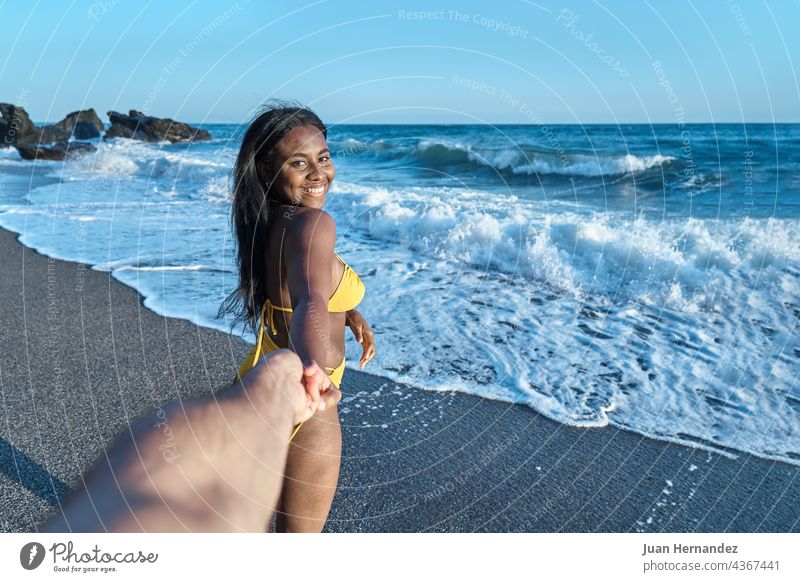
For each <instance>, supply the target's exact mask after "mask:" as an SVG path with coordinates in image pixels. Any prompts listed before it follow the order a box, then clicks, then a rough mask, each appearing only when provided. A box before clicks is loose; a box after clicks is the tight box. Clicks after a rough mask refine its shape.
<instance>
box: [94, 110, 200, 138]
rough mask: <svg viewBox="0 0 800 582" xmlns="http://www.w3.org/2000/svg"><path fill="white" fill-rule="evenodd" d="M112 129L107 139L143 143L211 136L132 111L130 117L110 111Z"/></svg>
mask: <svg viewBox="0 0 800 582" xmlns="http://www.w3.org/2000/svg"><path fill="white" fill-rule="evenodd" d="M108 118H109V119H110V120H111V127H110V128H109V130H108V131H107V132H106V135H105V138H106V139H108V138H112V137H126V138H130V139H138V140H142V141H169V142H172V143H176V142H181V141H193V140H207V139H211V134H210V133H208V132H207V131H206V130H204V129H198V128H196V127H191V126H190V125H188V124H186V123H181V122H180V121H175V120H172V119H161V118H158V117H150V116H148V115H145V114H144V113H142V112H141V111H136V110H134V109H131V110H130V111H129V112H128V115H125V114H124V113H117V112H116V111H109V112H108Z"/></svg>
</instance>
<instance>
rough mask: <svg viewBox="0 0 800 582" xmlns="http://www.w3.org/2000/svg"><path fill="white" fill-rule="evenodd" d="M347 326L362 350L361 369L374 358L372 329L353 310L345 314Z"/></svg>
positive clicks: (362, 317)
mask: <svg viewBox="0 0 800 582" xmlns="http://www.w3.org/2000/svg"><path fill="white" fill-rule="evenodd" d="M347 325H348V327H349V328H350V329H351V330H352V332H353V335H354V336H356V341H357V342H358V343H360V344H361V347H362V349H363V353H362V354H361V361H360V362H359V365H360V367H361V368H363V367H364V366H366V365H367V364H368V363H369V361H370V360H371V359H372V358H373V357H374V356H375V339H374V337H373V335H372V329H371V328H370V327H369V324H368V323H367V320H366V319H364V316H363V315H361V314H360V313H359V312H358V311H356V310H355V309H353V310H351V311H348V312H347Z"/></svg>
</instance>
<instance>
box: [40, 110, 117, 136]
mask: <svg viewBox="0 0 800 582" xmlns="http://www.w3.org/2000/svg"><path fill="white" fill-rule="evenodd" d="M48 127H52V128H56V129H59V130H61V131H64V132H66V134H67V135H71V136H72V137H73V138H75V139H92V138H93V137H100V135H101V134H102V133H103V131H105V126H104V125H103V122H102V121H101V120H100V117H98V115H97V112H95V110H94V109H83V110H81V111H73V112H72V113H70V114H69V115H67V116H66V117H65V118H64V119H62V120H61V121H59V122H58V123H56V124H54V125H52V126H46V127H45V129H47V128H48Z"/></svg>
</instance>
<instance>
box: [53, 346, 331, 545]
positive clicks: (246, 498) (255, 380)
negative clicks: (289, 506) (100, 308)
mask: <svg viewBox="0 0 800 582" xmlns="http://www.w3.org/2000/svg"><path fill="white" fill-rule="evenodd" d="M339 398H340V393H339V391H338V390H336V389H334V387H333V386H332V384H331V382H330V379H329V378H328V377H327V376H325V374H324V373H323V372H322V370H320V369H319V368H318V367H317V366H316V365H312V366H310V367H306V368H305V369H304V368H303V367H302V365H301V364H300V360H299V358H298V357H297V355H295V354H293V353H292V352H290V351H289V350H278V351H275V352H272V353H270V354H269V355H268V356H266V357H264V358H262V359H261V360H260V361H259V363H258V365H257V366H256V367H255V368H253V369H252V370H250V371H249V372H248V373H247V374H246V375H245V376H244V378H243V379H242V381H241V382H236V383H234V384H232V385H231V386H230V387H228V388H227V389H225V390H223V391H221V392H219V393H217V394H216V395H214V396H208V397H203V398H198V399H194V400H189V401H183V402H176V403H174V404H172V405H170V406H167V407H166V408H165V409H162V410H159V411H158V412H155V413H152V414H150V415H148V416H145V417H144V418H142V419H141V420H139V421H138V422H136V423H134V424H133V425H132V426H131V427H130V429H129V430H126V431H124V432H123V433H122V435H120V436H119V437H118V438H117V440H116V441H115V443H114V444H113V445H112V446H111V447H110V448H109V450H108V453H107V455H106V456H105V457H103V458H101V460H100V461H98V462H97V463H96V464H95V466H94V467H93V469H92V470H91V471H89V472H88V473H87V474H86V476H85V477H84V486H83V487H82V488H81V489H79V490H78V491H76V492H75V494H73V495H72V496H71V497H70V499H68V500H67V501H66V502H65V503H64V504H63V505H62V513H61V514H59V515H57V516H54V517H53V518H51V519H50V520H49V521H48V522H47V523H45V524H44V525H43V526H41V527H40V531H43V532H64V531H71V532H103V531H108V532H138V531H145V532H179V531H204V532H214V531H250V532H257V531H264V530H265V528H266V527H267V525H268V523H269V520H270V518H271V516H272V510H273V508H274V507H275V504H276V503H277V500H278V495H279V493H280V488H281V484H282V483H283V473H284V468H285V463H286V455H287V450H288V445H289V442H288V435H289V429H290V428H291V427H292V426H293V425H294V424H297V423H298V422H303V421H304V420H308V418H309V417H310V416H311V415H313V414H314V412H316V410H317V409H318V408H324V407H326V406H334V405H335V404H336V402H338V400H339Z"/></svg>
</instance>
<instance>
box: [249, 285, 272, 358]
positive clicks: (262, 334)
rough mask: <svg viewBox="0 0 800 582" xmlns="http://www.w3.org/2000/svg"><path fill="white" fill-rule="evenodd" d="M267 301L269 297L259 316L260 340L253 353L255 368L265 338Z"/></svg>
mask: <svg viewBox="0 0 800 582" xmlns="http://www.w3.org/2000/svg"><path fill="white" fill-rule="evenodd" d="M267 303H269V299H267V302H266V303H264V305H263V306H262V307H261V313H260V314H259V316H258V342H256V351H255V353H254V354H253V366H252V367H254V368H255V366H256V364H257V363H258V358H259V356H260V355H261V342H262V341H263V339H264V311H265V310H266V309H267Z"/></svg>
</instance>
